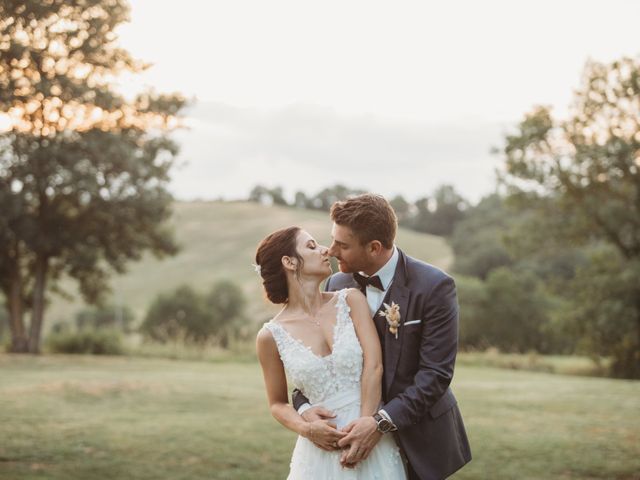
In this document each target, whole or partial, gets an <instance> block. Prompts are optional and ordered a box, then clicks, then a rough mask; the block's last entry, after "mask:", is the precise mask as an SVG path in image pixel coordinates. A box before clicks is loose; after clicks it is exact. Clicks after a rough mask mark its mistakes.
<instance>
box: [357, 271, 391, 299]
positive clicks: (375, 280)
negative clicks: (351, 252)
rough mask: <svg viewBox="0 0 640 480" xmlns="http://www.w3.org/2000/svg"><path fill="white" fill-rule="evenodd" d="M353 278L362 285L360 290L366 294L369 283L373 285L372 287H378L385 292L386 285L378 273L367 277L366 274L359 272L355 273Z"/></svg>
mask: <svg viewBox="0 0 640 480" xmlns="http://www.w3.org/2000/svg"><path fill="white" fill-rule="evenodd" d="M353 278H354V280H355V281H356V282H358V285H360V290H361V291H362V293H364V294H365V295H366V291H367V285H371V286H372V287H376V288H377V289H378V290H381V291H383V292H384V287H383V286H382V280H380V277H379V276H378V275H374V276H372V277H365V276H364V275H361V274H359V273H358V272H356V273H354V274H353Z"/></svg>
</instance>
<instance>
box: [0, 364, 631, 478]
mask: <svg viewBox="0 0 640 480" xmlns="http://www.w3.org/2000/svg"><path fill="white" fill-rule="evenodd" d="M454 390H455V392H456V395H457V397H458V399H459V402H460V407H461V410H462V413H463V415H464V418H465V423H466V425H467V430H468V433H469V437H470V440H471V444H472V449H473V454H474V460H473V461H472V463H471V464H469V465H468V466H467V467H465V468H464V469H463V470H462V471H461V472H460V473H459V474H457V475H455V476H454V477H453V478H456V479H487V478H491V479H503V478H504V479H633V478H636V479H637V478H638V472H640V402H639V401H638V399H639V398H640V382H633V381H622V380H611V379H602V378H588V377H577V376H574V377H569V376H561V375H553V374H548V373H538V372H523V371H513V370H503V369H502V370H500V369H494V368H489V367H484V366H469V365H460V366H459V368H458V369H457V372H456V378H455V382H454ZM294 441H295V436H294V434H292V433H291V432H288V431H287V430H285V429H284V428H283V427H281V426H280V425H279V424H277V423H276V422H275V420H273V419H272V418H271V416H270V414H269V412H268V410H267V406H266V400H265V395H264V391H263V386H262V377H261V373H260V370H259V367H258V365H256V364H255V363H253V362H250V363H247V362H244V363H237V362H236V363H211V362H192V361H171V360H163V359H151V358H134V357H90V356H42V357H22V356H12V355H0V478H2V479H3V480H4V479H7V480H13V479H19V480H31V479H47V480H49V479H50V480H76V479H78V480H80V479H82V480H84V479H91V480H101V479H105V480H106V479H113V478H119V479H132V480H138V479H158V478H170V479H176V480H182V479H183V480H196V479H238V480H239V479H243V480H244V479H253V478H259V479H265V480H268V479H282V478H284V477H285V475H286V472H287V469H288V463H289V456H290V452H291V449H292V447H293V443H294Z"/></svg>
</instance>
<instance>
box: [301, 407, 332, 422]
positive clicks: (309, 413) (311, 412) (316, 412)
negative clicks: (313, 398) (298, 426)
mask: <svg viewBox="0 0 640 480" xmlns="http://www.w3.org/2000/svg"><path fill="white" fill-rule="evenodd" d="M302 418H304V419H305V420H306V421H307V422H315V421H316V420H330V419H332V418H336V416H335V414H334V413H333V412H330V411H329V410H327V409H326V408H323V407H311V408H308V409H307V410H305V412H304V413H303V414H302Z"/></svg>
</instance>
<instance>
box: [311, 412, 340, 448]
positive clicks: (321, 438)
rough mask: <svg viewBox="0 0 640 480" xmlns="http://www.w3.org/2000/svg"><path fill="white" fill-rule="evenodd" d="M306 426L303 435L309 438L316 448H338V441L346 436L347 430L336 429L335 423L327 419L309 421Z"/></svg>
mask: <svg viewBox="0 0 640 480" xmlns="http://www.w3.org/2000/svg"><path fill="white" fill-rule="evenodd" d="M307 426H308V429H307V431H306V432H305V437H307V438H308V439H309V440H311V441H312V442H313V443H314V444H315V445H316V446H317V447H318V448H321V449H322V450H326V451H328V452H332V451H334V450H340V447H339V446H338V441H339V440H340V439H341V438H343V437H345V436H347V432H342V431H340V430H338V429H337V428H336V424H335V423H332V422H330V421H329V420H314V421H313V422H309V423H308V424H307Z"/></svg>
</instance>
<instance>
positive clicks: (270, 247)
mask: <svg viewBox="0 0 640 480" xmlns="http://www.w3.org/2000/svg"><path fill="white" fill-rule="evenodd" d="M299 232H300V227H288V228H282V229H280V230H276V231H275V232H273V233H272V234H270V235H267V236H266V237H265V238H264V239H263V240H262V241H261V242H260V245H258V250H257V251H256V265H259V266H260V268H259V271H260V276H261V277H262V285H263V286H264V290H265V292H266V293H267V298H268V299H269V301H270V302H272V303H286V302H287V300H289V289H288V287H287V275H286V273H285V270H284V266H283V265H282V257H292V258H297V259H298V271H300V268H301V267H302V257H301V256H300V255H299V254H298V252H297V251H296V238H297V237H298V233H299Z"/></svg>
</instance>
